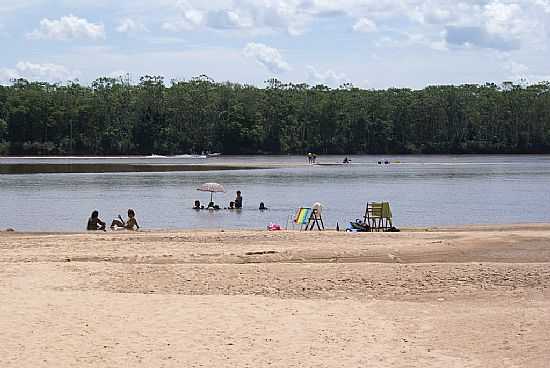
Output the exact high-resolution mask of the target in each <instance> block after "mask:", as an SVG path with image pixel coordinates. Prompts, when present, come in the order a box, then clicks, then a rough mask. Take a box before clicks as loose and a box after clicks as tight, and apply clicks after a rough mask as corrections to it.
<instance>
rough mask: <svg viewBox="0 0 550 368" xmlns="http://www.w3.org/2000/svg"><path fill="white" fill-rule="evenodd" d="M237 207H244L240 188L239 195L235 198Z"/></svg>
mask: <svg viewBox="0 0 550 368" xmlns="http://www.w3.org/2000/svg"><path fill="white" fill-rule="evenodd" d="M235 208H237V209H240V208H243V197H242V196H241V191H240V190H237V197H236V198H235Z"/></svg>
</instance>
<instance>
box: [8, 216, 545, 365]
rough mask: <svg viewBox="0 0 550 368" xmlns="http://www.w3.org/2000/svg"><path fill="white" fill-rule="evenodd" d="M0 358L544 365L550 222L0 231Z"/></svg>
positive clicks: (22, 361)
mask: <svg viewBox="0 0 550 368" xmlns="http://www.w3.org/2000/svg"><path fill="white" fill-rule="evenodd" d="M0 262H1V267H0V297H1V300H2V306H1V308H0V366H1V367H117V366H129V367H132V366H146V367H268V366H270V367H369V366H373V367H548V362H549V361H550V349H549V348H548V347H549V346H550V291H549V290H550V225H544V224H539V225H535V224H533V225H499V226H467V227H460V228H445V229H443V228H440V229H435V228H434V229H409V230H406V231H403V232H400V233H361V234H360V233H344V232H339V233H338V232H333V231H327V232H322V233H321V232H311V233H306V232H290V231H280V232H267V231H223V232H222V231H140V232H106V233H104V232H98V233H59V234H58V233H47V234H46V233H42V234H40V233H18V232H9V233H8V232H2V233H0Z"/></svg>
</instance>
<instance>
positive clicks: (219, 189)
mask: <svg viewBox="0 0 550 368" xmlns="http://www.w3.org/2000/svg"><path fill="white" fill-rule="evenodd" d="M197 190H198V191H201V192H210V202H212V196H213V194H214V193H225V188H224V187H223V185H221V184H218V183H204V184H202V185H201V186H200V187H198V188H197Z"/></svg>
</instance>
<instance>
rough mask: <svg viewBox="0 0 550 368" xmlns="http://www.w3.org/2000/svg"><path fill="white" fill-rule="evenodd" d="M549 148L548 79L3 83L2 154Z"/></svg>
mask: <svg viewBox="0 0 550 368" xmlns="http://www.w3.org/2000/svg"><path fill="white" fill-rule="evenodd" d="M204 151H210V152H222V153H224V154H252V153H273V154H287V153H296V154H303V153H305V152H309V151H311V152H317V153H321V154H323V153H342V154H344V153H345V154H352V153H379V154H380V153H550V83H547V82H545V83H540V84H536V85H530V86H524V85H516V84H512V83H504V84H502V85H496V84H485V85H461V86H430V87H426V88H424V89H422V90H411V89H388V90H363V89H358V88H355V87H353V86H352V85H349V84H346V85H343V86H341V87H340V88H337V89H330V88H328V87H326V86H324V85H317V86H309V85H306V84H283V83H281V82H280V81H278V80H276V79H271V80H269V81H267V82H266V85H265V87H264V88H258V87H255V86H249V85H241V84H235V83H217V82H214V81H213V80H211V79H209V78H208V77H206V76H200V77H197V78H194V79H192V80H189V81H172V82H170V83H165V81H164V79H163V78H162V77H157V76H145V77H142V78H140V81H139V83H138V84H133V83H130V82H129V80H128V79H125V78H119V79H113V78H100V79H97V80H96V81H94V82H93V83H92V84H91V85H90V86H83V85H81V84H79V83H76V82H70V83H66V84H49V83H38V82H29V81H26V80H14V81H13V82H12V83H11V85H9V86H0V155H29V154H32V155H68V154H74V155H127V154H145V155H148V154H152V153H155V154H166V155H170V154H182V153H200V152H204Z"/></svg>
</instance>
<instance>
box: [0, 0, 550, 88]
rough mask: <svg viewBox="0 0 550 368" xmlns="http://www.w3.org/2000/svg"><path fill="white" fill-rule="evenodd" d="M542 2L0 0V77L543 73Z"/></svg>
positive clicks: (427, 80)
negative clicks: (0, 51)
mask: <svg viewBox="0 0 550 368" xmlns="http://www.w3.org/2000/svg"><path fill="white" fill-rule="evenodd" d="M549 36H550V0H529V1H527V0H516V1H506V0H490V1H481V0H473V1H447V0H441V1H434V0H426V1H420V0H392V1H390V0H341V1H337V0H280V1H274V0H210V1H204V0H202V1H196V0H157V1H145V0H133V1H131V0H118V1H107V0H57V1H46V0H18V1H14V0H11V1H7V0H0V43H1V46H2V47H1V50H2V57H1V58H0V83H8V82H9V80H10V79H11V78H19V77H22V78H27V79H30V80H45V81H53V82H59V81H66V80H73V79H78V80H80V81H81V82H82V83H86V84H87V83H90V82H91V81H93V80H94V79H95V78H97V77H99V76H119V75H122V74H125V73H129V74H130V75H131V77H132V78H133V79H134V80H137V79H138V78H139V76H141V75H145V74H151V75H163V76H164V77H165V78H166V79H167V80H171V79H190V78H192V77H194V76H198V75H200V74H206V75H208V76H210V77H212V78H213V79H215V80H217V81H227V80H229V81H233V82H241V83H248V84H254V85H258V86H262V85H263V82H264V81H265V80H267V79H269V78H272V77H276V78H278V79H280V80H282V81H291V82H296V83H298V82H305V83H309V84H317V83H323V84H327V85H329V86H331V87H337V86H339V85H340V84H342V83H352V84H354V85H356V86H359V87H362V88H389V87H410V88H422V87H424V86H426V85H433V84H462V83H484V82H496V83H500V82H503V81H514V82H518V81H526V82H527V83H534V82H538V81H541V80H550V70H549V67H550V64H549V62H548V60H550V51H549V49H548V46H547V44H548V41H549Z"/></svg>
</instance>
